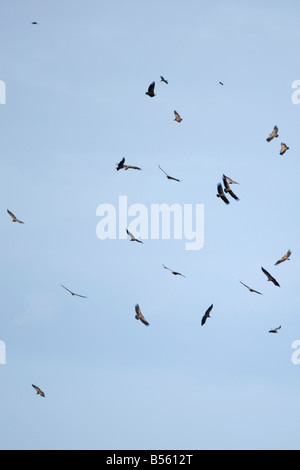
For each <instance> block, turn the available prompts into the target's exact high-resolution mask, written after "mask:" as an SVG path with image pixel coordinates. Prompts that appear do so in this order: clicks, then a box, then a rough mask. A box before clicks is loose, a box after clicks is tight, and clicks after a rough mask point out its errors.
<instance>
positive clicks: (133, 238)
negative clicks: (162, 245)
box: [126, 229, 143, 243]
mask: <svg viewBox="0 0 300 470" xmlns="http://www.w3.org/2000/svg"><path fill="white" fill-rule="evenodd" d="M126 232H127V235H129V237H130V238H131V240H130V241H131V242H138V243H143V242H142V241H141V240H138V239H137V238H135V236H134V235H132V233H131V232H129V230H128V229H126Z"/></svg>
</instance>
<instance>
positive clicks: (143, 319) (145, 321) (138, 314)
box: [135, 304, 149, 326]
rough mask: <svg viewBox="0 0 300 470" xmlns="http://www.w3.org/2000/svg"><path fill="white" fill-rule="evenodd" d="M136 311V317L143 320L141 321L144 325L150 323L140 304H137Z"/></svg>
mask: <svg viewBox="0 0 300 470" xmlns="http://www.w3.org/2000/svg"><path fill="white" fill-rule="evenodd" d="M135 312H136V317H135V318H136V319H137V320H141V322H142V323H144V325H146V326H149V323H148V322H147V320H146V319H145V317H144V315H143V314H142V312H141V309H140V306H139V304H136V306H135Z"/></svg>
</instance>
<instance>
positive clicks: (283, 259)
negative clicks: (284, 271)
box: [275, 250, 292, 266]
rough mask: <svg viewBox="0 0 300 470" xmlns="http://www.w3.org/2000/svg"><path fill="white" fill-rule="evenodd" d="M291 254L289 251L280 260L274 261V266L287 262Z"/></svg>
mask: <svg viewBox="0 0 300 470" xmlns="http://www.w3.org/2000/svg"><path fill="white" fill-rule="evenodd" d="M291 254H292V252H291V250H289V251H288V252H287V253H286V254H285V255H284V256H283V257H282V258H280V259H279V260H278V261H276V263H275V266H278V264H280V263H283V262H284V261H289V260H290V256H291Z"/></svg>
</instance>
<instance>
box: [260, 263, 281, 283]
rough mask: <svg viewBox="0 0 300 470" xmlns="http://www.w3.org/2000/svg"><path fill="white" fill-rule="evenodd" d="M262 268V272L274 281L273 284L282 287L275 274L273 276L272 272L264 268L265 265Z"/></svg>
mask: <svg viewBox="0 0 300 470" xmlns="http://www.w3.org/2000/svg"><path fill="white" fill-rule="evenodd" d="M261 269H262V272H263V273H264V274H265V275H266V276H267V278H268V279H269V281H271V282H273V284H275V286H277V287H280V285H279V284H278V282H277V281H276V279H275V278H274V277H273V276H271V274H270V273H268V271H267V270H266V269H264V268H263V267H262V268H261Z"/></svg>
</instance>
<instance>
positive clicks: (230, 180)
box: [223, 175, 240, 184]
mask: <svg viewBox="0 0 300 470" xmlns="http://www.w3.org/2000/svg"><path fill="white" fill-rule="evenodd" d="M223 178H226V179H227V181H228V183H229V184H240V183H238V182H237V181H233V180H232V179H231V178H229V177H228V176H226V175H223Z"/></svg>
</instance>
